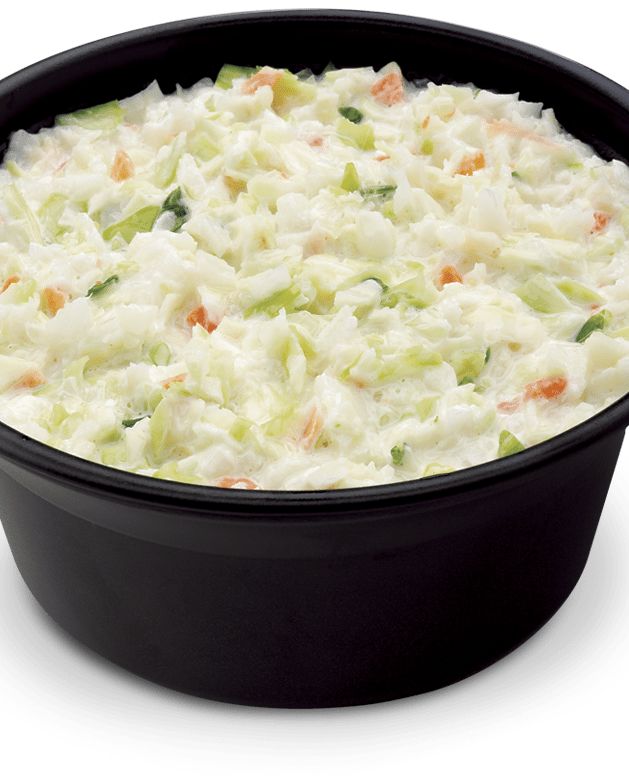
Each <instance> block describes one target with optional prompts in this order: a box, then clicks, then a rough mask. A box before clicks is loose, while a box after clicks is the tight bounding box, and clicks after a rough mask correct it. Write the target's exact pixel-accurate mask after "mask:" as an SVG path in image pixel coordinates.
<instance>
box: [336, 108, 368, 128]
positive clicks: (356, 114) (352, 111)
mask: <svg viewBox="0 0 629 779" xmlns="http://www.w3.org/2000/svg"><path fill="white" fill-rule="evenodd" d="M339 114H340V115H341V116H343V117H345V119H347V120H348V121H349V122H352V123H353V124H360V122H362V120H363V114H362V111H359V110H358V109H357V108H354V106H351V105H344V106H341V108H339Z"/></svg>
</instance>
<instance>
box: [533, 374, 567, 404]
mask: <svg viewBox="0 0 629 779" xmlns="http://www.w3.org/2000/svg"><path fill="white" fill-rule="evenodd" d="M567 386H568V380H567V379H566V378H565V377H564V376H551V377H550V378H547V379H539V380H538V381H532V382H531V383H530V384H527V385H526V387H525V388H524V399H525V400H554V399H555V398H558V397H559V396H560V395H563V393H564V392H565V391H566V387H567Z"/></svg>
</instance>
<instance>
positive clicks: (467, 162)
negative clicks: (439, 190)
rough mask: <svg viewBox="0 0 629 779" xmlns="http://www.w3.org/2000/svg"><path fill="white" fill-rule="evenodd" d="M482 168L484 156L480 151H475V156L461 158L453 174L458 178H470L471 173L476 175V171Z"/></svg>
mask: <svg viewBox="0 0 629 779" xmlns="http://www.w3.org/2000/svg"><path fill="white" fill-rule="evenodd" d="M484 167H485V155H484V154H483V152H482V151H477V152H476V153H475V154H469V155H468V156H467V157H463V159H462V160H461V162H460V163H459V167H458V168H457V169H456V170H455V173H458V174H459V176H471V175H472V173H476V171H477V170H481V169H482V168H484Z"/></svg>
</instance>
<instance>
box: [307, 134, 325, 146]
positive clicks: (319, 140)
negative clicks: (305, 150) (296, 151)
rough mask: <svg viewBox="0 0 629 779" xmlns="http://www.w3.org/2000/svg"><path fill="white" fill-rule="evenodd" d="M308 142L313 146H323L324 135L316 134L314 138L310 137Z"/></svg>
mask: <svg viewBox="0 0 629 779" xmlns="http://www.w3.org/2000/svg"><path fill="white" fill-rule="evenodd" d="M306 143H307V144H308V146H312V147H313V148H318V147H319V146H323V136H322V135H314V136H313V137H312V138H308V140H307V141H306Z"/></svg>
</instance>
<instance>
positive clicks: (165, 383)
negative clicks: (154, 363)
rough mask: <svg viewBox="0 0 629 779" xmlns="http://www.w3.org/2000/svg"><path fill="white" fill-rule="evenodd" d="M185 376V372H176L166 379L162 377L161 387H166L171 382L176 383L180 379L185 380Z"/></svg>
mask: <svg viewBox="0 0 629 779" xmlns="http://www.w3.org/2000/svg"><path fill="white" fill-rule="evenodd" d="M187 376H188V374H187V373H178V374H177V375H176V376H171V377H170V378H168V379H164V381H163V382H162V387H163V388H164V389H168V388H169V387H170V385H171V384H177V383H178V382H180V381H185V380H186V377H187Z"/></svg>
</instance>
